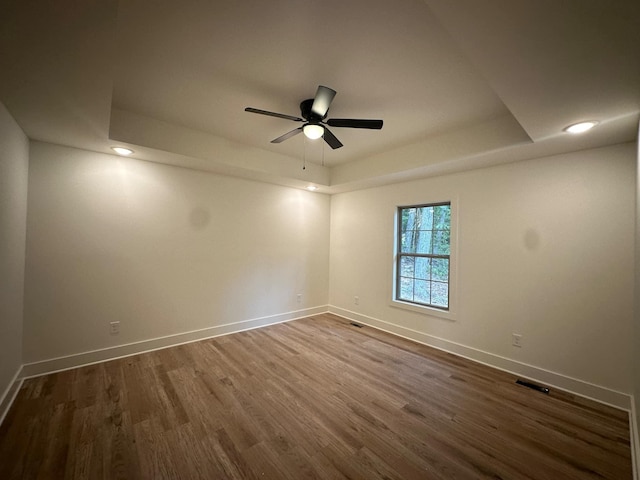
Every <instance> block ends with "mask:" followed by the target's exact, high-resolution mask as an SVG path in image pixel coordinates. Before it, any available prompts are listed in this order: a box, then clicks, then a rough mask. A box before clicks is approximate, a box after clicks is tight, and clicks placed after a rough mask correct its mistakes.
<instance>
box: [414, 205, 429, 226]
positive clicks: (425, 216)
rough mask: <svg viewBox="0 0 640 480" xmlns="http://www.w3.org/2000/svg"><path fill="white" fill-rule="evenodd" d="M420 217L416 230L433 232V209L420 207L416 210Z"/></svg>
mask: <svg viewBox="0 0 640 480" xmlns="http://www.w3.org/2000/svg"><path fill="white" fill-rule="evenodd" d="M417 210H418V212H419V215H420V224H419V225H418V228H417V229H418V230H433V207H422V208H419V209H417Z"/></svg>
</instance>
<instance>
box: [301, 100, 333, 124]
mask: <svg viewBox="0 0 640 480" xmlns="http://www.w3.org/2000/svg"><path fill="white" fill-rule="evenodd" d="M313 100H314V99H313V98H308V99H306V100H303V101H302V102H300V113H301V114H302V118H304V119H305V120H306V121H308V122H309V123H311V124H318V123H320V122H321V121H322V120H323V119H324V118H326V116H327V114H326V113H325V114H324V117H321V116H320V115H317V114H315V113H313V112H312V111H311V107H312V106H313ZM327 111H328V110H327Z"/></svg>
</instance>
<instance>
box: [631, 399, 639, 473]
mask: <svg viewBox="0 0 640 480" xmlns="http://www.w3.org/2000/svg"><path fill="white" fill-rule="evenodd" d="M639 420H640V418H638V410H637V408H636V401H635V397H634V396H633V395H631V411H630V412H629V436H630V437H631V438H630V440H631V460H632V464H633V478H634V479H635V480H640V432H639V431H638V428H639V426H638V421H639Z"/></svg>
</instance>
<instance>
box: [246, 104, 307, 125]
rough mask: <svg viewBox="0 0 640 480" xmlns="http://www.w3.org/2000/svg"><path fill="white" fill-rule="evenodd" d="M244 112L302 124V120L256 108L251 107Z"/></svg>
mask: <svg viewBox="0 0 640 480" xmlns="http://www.w3.org/2000/svg"><path fill="white" fill-rule="evenodd" d="M244 111H245V112H251V113H259V114H260V115H269V116H270V117H278V118H284V119H285V120H293V121H294V122H304V120H303V119H302V118H300V117H294V116H292V115H285V114H284V113H276V112H269V111H267V110H259V109H257V108H252V107H247V108H245V109H244Z"/></svg>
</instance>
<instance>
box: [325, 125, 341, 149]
mask: <svg viewBox="0 0 640 480" xmlns="http://www.w3.org/2000/svg"><path fill="white" fill-rule="evenodd" d="M324 141H325V142H327V143H328V144H329V146H330V147H331V148H333V149H334V150H335V149H336V148H340V147H341V146H342V142H341V141H340V140H338V139H337V138H336V136H335V135H334V134H333V133H331V130H329V129H328V128H327V127H324Z"/></svg>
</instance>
